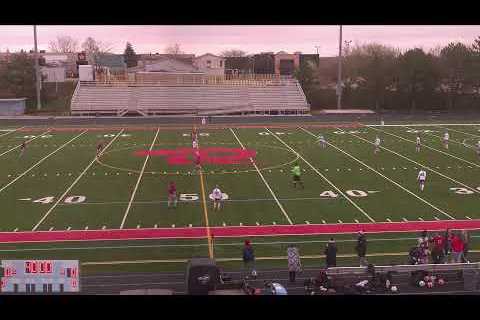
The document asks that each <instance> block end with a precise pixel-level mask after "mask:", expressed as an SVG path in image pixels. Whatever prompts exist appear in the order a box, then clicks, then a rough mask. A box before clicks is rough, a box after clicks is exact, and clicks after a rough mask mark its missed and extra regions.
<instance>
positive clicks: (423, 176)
mask: <svg viewBox="0 0 480 320" xmlns="http://www.w3.org/2000/svg"><path fill="white" fill-rule="evenodd" d="M426 178H427V172H426V171H425V170H424V169H420V171H419V172H418V177H417V180H418V182H419V183H420V190H422V191H423V188H424V187H425V179H426Z"/></svg>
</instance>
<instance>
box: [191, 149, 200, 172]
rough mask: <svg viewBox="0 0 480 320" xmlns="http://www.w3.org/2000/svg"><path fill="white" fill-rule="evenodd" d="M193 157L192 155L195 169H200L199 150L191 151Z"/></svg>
mask: <svg viewBox="0 0 480 320" xmlns="http://www.w3.org/2000/svg"><path fill="white" fill-rule="evenodd" d="M193 155H194V160H193V161H194V163H195V166H196V167H197V168H200V150H198V149H194V150H193Z"/></svg>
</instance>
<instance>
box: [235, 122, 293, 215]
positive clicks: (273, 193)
mask: <svg viewBox="0 0 480 320" xmlns="http://www.w3.org/2000/svg"><path fill="white" fill-rule="evenodd" d="M230 132H231V133H232V134H233V136H234V137H235V139H236V140H237V142H238V144H240V147H242V149H245V147H244V145H243V143H242V142H241V141H240V139H239V138H238V137H237V135H236V133H235V131H233V129H232V128H230ZM250 162H251V164H252V165H253V166H254V167H255V170H256V171H257V173H258V175H259V176H260V178H261V179H262V181H263V183H264V184H265V186H266V187H267V189H268V191H270V194H271V195H272V197H273V199H275V202H276V203H277V205H278V207H279V208H280V211H282V213H283V215H284V216H285V218H286V219H287V221H288V223H290V224H293V222H292V219H290V217H289V215H288V213H287V212H286V211H285V208H283V205H282V204H281V203H280V201H279V200H278V198H277V195H276V194H275V192H273V190H272V188H271V187H270V185H269V184H268V182H267V180H265V177H264V176H263V174H262V172H261V171H260V170H259V169H258V166H257V164H256V163H255V161H254V160H253V159H252V158H250Z"/></svg>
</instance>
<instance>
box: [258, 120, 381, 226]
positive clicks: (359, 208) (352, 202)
mask: <svg viewBox="0 0 480 320" xmlns="http://www.w3.org/2000/svg"><path fill="white" fill-rule="evenodd" d="M264 129H265V130H266V131H268V132H270V134H271V135H272V136H274V137H275V138H276V139H277V140H278V141H280V142H281V143H282V144H283V145H284V146H286V147H287V148H288V149H290V151H292V152H293V153H294V154H295V155H297V156H298V157H299V158H300V159H302V160H303V161H304V162H305V163H306V164H307V165H308V166H309V167H310V168H312V170H313V171H315V172H316V173H317V174H318V175H319V176H320V177H322V178H323V180H325V181H326V182H327V183H328V184H329V185H330V186H332V187H333V188H335V190H337V192H338V193H339V194H341V195H342V196H343V197H344V198H345V199H346V200H347V201H348V202H350V203H351V204H352V205H353V206H354V207H355V208H357V209H358V210H359V211H360V212H361V213H362V214H363V215H365V216H366V217H367V218H368V219H369V220H370V221H371V222H375V220H374V219H373V218H372V217H370V215H368V213H367V212H365V210H363V209H362V208H361V207H360V206H358V205H357V204H356V203H355V202H354V201H353V200H352V199H350V197H348V196H347V195H346V194H345V193H343V191H342V190H340V189H339V188H338V187H337V186H336V185H334V184H333V183H332V182H331V181H330V180H328V178H327V177H325V176H324V175H323V174H322V173H321V172H320V171H318V170H317V168H315V167H314V166H313V165H312V164H311V163H310V162H308V161H307V159H305V158H304V157H303V156H302V155H300V154H299V153H298V152H297V151H295V150H294V149H293V148H292V147H290V146H289V145H288V144H287V143H285V142H284V141H283V140H282V139H280V138H279V137H278V136H277V135H276V134H274V133H273V132H272V131H270V129H268V128H264Z"/></svg>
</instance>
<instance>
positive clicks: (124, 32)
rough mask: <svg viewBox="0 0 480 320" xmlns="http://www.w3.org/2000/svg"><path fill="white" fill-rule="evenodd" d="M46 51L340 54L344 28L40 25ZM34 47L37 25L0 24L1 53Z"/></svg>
mask: <svg viewBox="0 0 480 320" xmlns="http://www.w3.org/2000/svg"><path fill="white" fill-rule="evenodd" d="M37 30H38V42H39V48H40V49H48V42H49V41H50V40H52V39H55V37H56V36H57V35H69V36H72V37H73V38H75V39H78V40H79V42H80V43H81V42H82V41H83V40H84V39H85V38H86V37H88V36H92V37H93V38H95V39H98V40H101V41H104V42H108V43H110V44H111V45H112V47H113V50H114V52H115V53H122V52H123V50H124V49H125V44H126V42H127V41H129V42H131V43H132V44H133V46H134V48H135V51H136V52H137V53H149V52H152V53H155V52H159V53H163V51H164V48H165V47H166V46H168V45H170V44H173V43H176V42H177V43H179V44H180V46H181V48H182V50H183V51H185V52H186V53H194V54H197V55H200V54H203V53H207V52H210V53H214V54H219V53H220V52H221V51H222V50H225V49H232V48H235V49H241V50H244V51H246V52H247V53H258V52H262V51H273V52H278V51H280V50H283V51H287V52H289V53H292V52H294V51H301V52H303V53H315V52H316V48H315V46H320V49H319V51H320V55H321V56H335V55H336V54H337V52H338V26H291V25H289V26H220V25H214V26H207V25H201V26H193V25H190V26H121V25H118V26H98V25H97V26H86V25H85V26H38V28H37ZM343 31H344V32H343V38H344V40H351V41H352V43H353V44H355V43H366V42H379V43H383V44H387V45H391V46H394V47H397V48H400V49H405V48H412V47H422V48H424V49H425V50H428V49H431V48H434V47H436V46H437V45H446V44H447V43H449V42H451V41H461V42H464V43H466V44H471V43H472V42H473V40H474V39H475V38H476V37H478V36H480V26H423V25H422V26H380V25H375V26H365V25H362V26H344V28H343ZM7 48H8V49H9V50H10V51H18V50H20V49H26V50H30V49H33V27H32V26H6V25H3V26H0V51H5V50H6V49H7Z"/></svg>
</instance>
